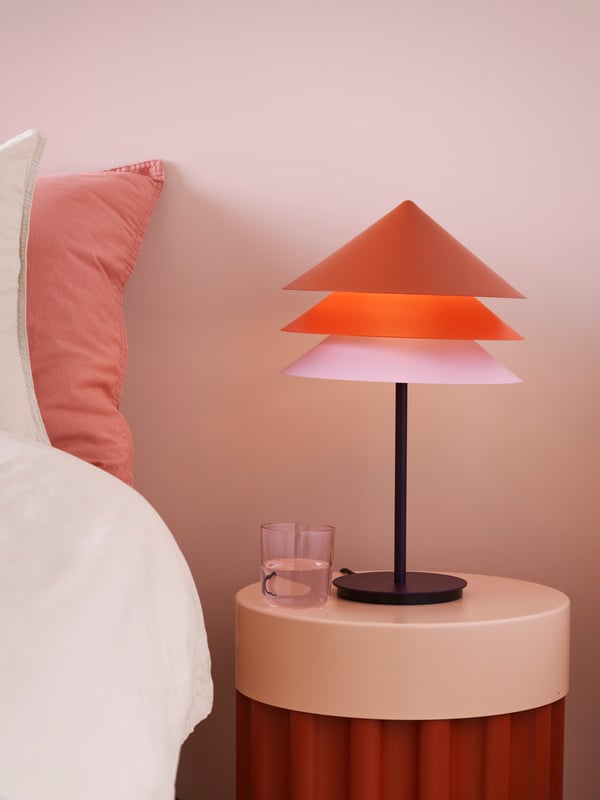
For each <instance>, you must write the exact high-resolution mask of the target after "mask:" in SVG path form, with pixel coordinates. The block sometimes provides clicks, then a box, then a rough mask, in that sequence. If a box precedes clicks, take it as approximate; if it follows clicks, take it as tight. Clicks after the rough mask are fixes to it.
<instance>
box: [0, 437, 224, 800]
mask: <svg viewBox="0 0 600 800" xmlns="http://www.w3.org/2000/svg"><path fill="white" fill-rule="evenodd" d="M211 705H212V682H211V675H210V658H209V652H208V648H207V642H206V632H205V628H204V621H203V617H202V610H201V606H200V602H199V599H198V595H197V593H196V589H195V586H194V583H193V581H192V577H191V575H190V572H189V569H188V567H187V565H186V562H185V560H184V558H183V556H182V555H181V552H180V551H179V549H178V547H177V545H176V543H175V541H174V539H173V537H172V535H171V534H170V532H169V531H168V529H167V528H166V526H165V525H164V523H163V522H162V521H161V519H160V518H159V516H158V515H157V514H156V512H155V511H154V510H153V509H152V508H151V506H150V505H149V504H148V503H147V502H146V501H145V500H144V499H143V498H142V497H141V496H140V495H139V494H138V493H137V492H135V491H134V490H133V489H131V488H130V487H128V486H126V485H125V484H124V483H122V482H121V481H119V480H117V479H116V478H113V477H112V476H110V475H108V474H106V473H105V472H103V471H102V470H100V469H98V468H96V467H93V466H90V465H88V464H86V463H84V462H82V461H80V460H79V459H76V458H74V457H72V456H69V455H67V454H65V453H62V452H61V451H59V450H55V449H53V448H51V447H49V446H47V445H43V444H36V443H33V442H30V441H25V440H22V439H18V438H15V437H13V436H8V435H6V434H3V433H0V800H172V799H173V797H174V781H175V772H176V768H177V762H178V758H179V749H180V746H181V744H182V742H183V741H184V739H185V738H186V736H187V735H188V734H189V733H190V732H191V730H192V728H193V727H194V725H196V724H197V723H198V722H199V721H200V720H202V719H203V718H204V717H205V716H206V715H207V714H208V713H209V711H210V709H211Z"/></svg>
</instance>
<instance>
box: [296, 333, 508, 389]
mask: <svg viewBox="0 0 600 800" xmlns="http://www.w3.org/2000/svg"><path fill="white" fill-rule="evenodd" d="M282 373H283V374H284V375H295V376H300V377H304V378H330V379H332V380H346V381H373V382H386V383H438V384H441V383H445V384H450V383H453V384H498V383H519V382H520V378H518V377H517V376H516V375H515V374H514V373H512V372H511V371H510V370H509V369H507V368H506V367H505V366H504V365H503V364H501V363H500V362H499V361H496V359H495V358H493V357H492V356H491V355H490V354H489V353H488V352H487V351H486V350H484V349H483V347H481V346H480V345H478V344H477V343H476V342H471V341H462V340H452V339H442V340H436V339H382V338H376V339H374V338H369V337H357V338H354V337H346V336H328V337H327V338H326V339H324V340H323V341H322V342H320V343H319V344H317V345H316V346H315V347H313V348H312V349H311V350H309V351H308V352H306V353H304V354H303V355H301V356H300V358H298V359H296V361H294V362H293V363H292V364H290V365H289V366H288V367H286V368H285V369H283V370H282Z"/></svg>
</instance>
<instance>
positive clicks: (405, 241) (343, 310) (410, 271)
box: [282, 200, 523, 605]
mask: <svg viewBox="0 0 600 800" xmlns="http://www.w3.org/2000/svg"><path fill="white" fill-rule="evenodd" d="M284 288H285V289H298V290H306V291H317V292H331V294H329V295H328V296H327V297H325V299H323V300H321V301H320V302H319V303H318V304H317V305H316V306H314V307H313V308H311V309H309V310H308V311H307V312H306V313H305V314H303V315H302V316H300V317H298V319H296V320H294V321H293V322H291V323H290V324H289V325H286V326H285V327H284V328H283V329H282V330H284V331H292V332H296V333H312V334H315V333H317V334H326V335H327V338H325V339H324V340H322V341H321V342H320V343H319V344H317V345H316V346H315V347H313V348H312V349H311V350H309V351H308V352H307V353H305V354H304V355H303V356H301V357H300V358H298V359H297V360H296V361H294V362H293V363H292V364H290V365H289V366H288V367H286V368H285V369H283V370H282V372H283V373H284V374H286V375H297V376H302V377H311V378H328V379H337V380H353V381H377V382H389V383H395V385H396V412H395V432H396V435H395V492H394V570H393V572H386V571H381V572H380V571H377V572H351V571H350V570H346V572H347V573H348V574H344V575H342V576H341V577H339V578H336V579H335V580H334V581H333V583H334V585H335V586H336V587H337V593H338V596H339V597H341V598H344V599H346V600H354V601H357V602H363V603H381V604H399V605H419V604H428V603H444V602H449V601H453V600H458V599H459V598H460V597H462V593H463V589H464V587H465V586H466V585H467V582H466V581H465V580H464V579H463V578H460V577H457V576H453V575H443V574H438V573H431V572H407V570H406V501H407V491H406V482H407V481H406V479H407V471H406V455H407V449H406V443H407V392H408V384H409V383H432V384H497V383H517V382H519V380H520V379H519V378H518V377H517V376H516V375H514V374H513V373H512V372H510V371H509V370H508V369H507V368H506V367H504V366H503V365H502V364H500V363H499V362H498V361H496V360H495V359H494V358H493V357H492V356H491V355H490V354H489V353H488V352H487V351H485V350H484V349H483V348H482V347H481V346H480V345H479V344H477V342H476V341H475V340H511V339H513V340H514V339H521V338H522V337H521V336H520V335H519V334H518V333H516V332H515V331H514V330H512V329H511V328H510V327H508V325H506V324H505V323H504V322H503V321H502V320H501V319H499V318H498V317H497V316H496V315H495V314H493V313H492V311H490V310H489V309H488V308H487V307H486V306H485V305H483V303H481V302H480V301H479V300H478V299H477V298H478V297H513V298H515V297H523V295H521V294H520V292H518V291H517V290H516V289H514V288H513V287H512V286H510V285H509V284H508V283H507V282H506V281H504V280H503V279H502V278H501V277H500V276H499V275H497V274H496V273H495V272H493V271H492V270H491V269H490V268H489V267H487V266H486V265H485V264H484V263H483V262H482V261H480V260H479V259H478V258H477V257H476V256H475V255H474V254H473V253H471V252H470V251H469V250H468V249H467V248H466V247H464V246H463V245H462V244H460V242H458V241H457V240H456V239H454V238H453V237H452V236H451V235H450V234H449V233H448V232H447V231H445V230H444V229H443V228H442V227H441V226H440V225H438V224H437V222H435V221H434V220H433V219H432V218H431V217H429V216H428V215H427V214H426V213H425V212H424V211H422V210H421V209H420V208H419V207H418V206H417V205H416V204H415V203H413V202H412V201H410V200H406V201H405V202H403V203H401V204H400V205H399V206H397V207H396V208H395V209H394V210H393V211H391V212H390V213H388V214H387V215H386V216H384V217H382V218H381V219H380V220H378V221H377V222H375V223H374V224H373V225H371V226H370V227H368V228H367V229H366V230H364V231H363V232H362V233H360V234H359V235H358V236H356V237H355V238H354V239H352V240H351V241H350V242H348V243H347V244H345V245H344V246H342V247H341V248H340V249H339V250H336V251H335V252H334V253H333V254H332V255H330V256H329V257H327V258H326V259H325V260H324V261H322V262H320V263H319V264H317V265H316V266H315V267H313V268H312V269H310V270H309V271H308V272H306V273H304V274H303V275H301V276H300V277H299V278H297V279H296V280H294V281H292V282H291V283H290V284H288V285H287V286H285V287H284Z"/></svg>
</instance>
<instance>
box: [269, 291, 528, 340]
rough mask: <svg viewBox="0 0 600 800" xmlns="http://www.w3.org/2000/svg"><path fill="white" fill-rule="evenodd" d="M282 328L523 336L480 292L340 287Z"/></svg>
mask: <svg viewBox="0 0 600 800" xmlns="http://www.w3.org/2000/svg"><path fill="white" fill-rule="evenodd" d="M282 330H284V331H292V332H293V333H323V334H338V335H341V336H384V337H393V338H396V337H398V338H417V339H478V340H485V341H489V340H493V339H504V340H508V339H522V338H523V337H522V336H521V335H520V334H518V333H517V332H516V331H514V330H513V329H512V328H510V327H509V326H508V325H506V324H505V323H504V322H503V321H502V320H501V319H500V318H499V317H497V316H496V315H495V314H494V313H492V311H490V309H489V308H487V307H486V306H484V304H483V303H481V302H480V301H479V300H477V299H476V298H475V297H438V296H437V295H420V294H377V293H374V292H371V293H364V294H362V293H356V292H334V293H333V294H330V295H328V296H327V297H326V298H325V299H324V300H321V302H320V303H317V305H315V306H313V307H312V308H309V309H308V311H306V312H305V313H304V314H302V316H300V317H298V318H297V319H295V320H294V321H293V322H290V323H289V325H286V326H285V327H284V328H283V329H282Z"/></svg>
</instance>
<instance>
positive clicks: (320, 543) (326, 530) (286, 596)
mask: <svg viewBox="0 0 600 800" xmlns="http://www.w3.org/2000/svg"><path fill="white" fill-rule="evenodd" d="M334 531H335V529H334V528H333V526H331V525H321V524H311V523H308V522H269V523H266V524H264V525H261V526H260V533H261V559H260V582H261V586H262V592H263V595H264V597H265V600H266V601H267V603H269V605H272V606H289V607H293V608H309V607H311V606H322V605H323V604H324V603H325V602H326V601H327V598H328V597H329V587H330V585H331V564H332V560H333V535H334Z"/></svg>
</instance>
